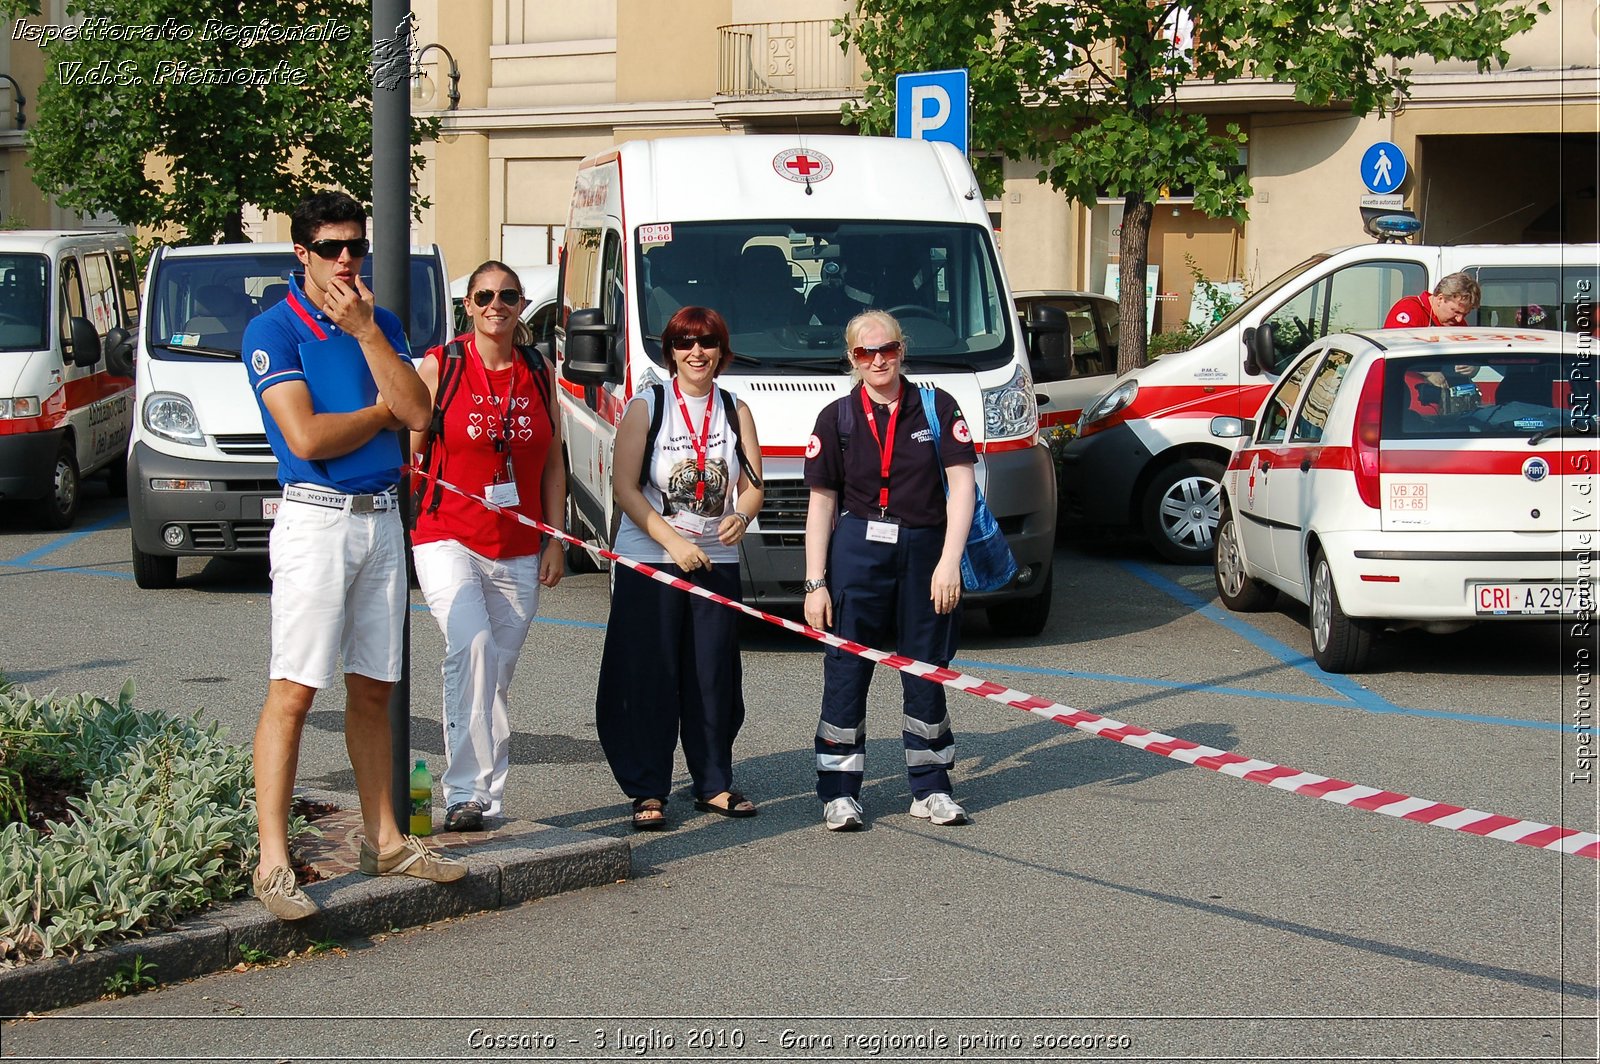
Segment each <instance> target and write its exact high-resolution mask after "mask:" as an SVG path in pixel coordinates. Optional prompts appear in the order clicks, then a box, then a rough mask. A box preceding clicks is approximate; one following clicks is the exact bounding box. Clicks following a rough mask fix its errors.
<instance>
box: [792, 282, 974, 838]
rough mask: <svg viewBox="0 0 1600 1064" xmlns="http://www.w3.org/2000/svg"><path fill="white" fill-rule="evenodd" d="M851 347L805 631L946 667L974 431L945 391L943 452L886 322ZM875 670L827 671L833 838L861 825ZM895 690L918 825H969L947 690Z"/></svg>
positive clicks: (816, 466) (833, 411) (827, 809)
mask: <svg viewBox="0 0 1600 1064" xmlns="http://www.w3.org/2000/svg"><path fill="white" fill-rule="evenodd" d="M845 348H846V350H847V351H848V352H849V354H850V357H851V360H852V364H853V366H854V372H853V375H854V376H855V377H856V379H857V380H858V382H859V383H858V384H857V386H856V387H855V388H853V389H852V390H851V392H850V394H849V395H847V396H845V397H844V398H843V399H840V400H838V401H836V402H834V403H830V404H829V405H828V406H826V407H824V408H823V410H822V413H821V414H819V415H818V416H817V424H816V429H815V430H814V432H813V434H812V436H811V440H810V442H809V444H808V445H807V447H806V466H805V479H806V484H807V485H808V486H809V487H810V489H811V502H810V507H809V509H808V511H807V514H806V582H805V595H806V597H805V615H806V622H807V623H808V624H810V625H812V626H813V627H816V628H832V629H833V631H834V633H835V634H836V635H838V636H840V637H841V638H844V639H848V640H851V641H852V642H858V643H865V644H867V645H869V646H874V647H878V648H879V649H883V648H885V647H893V648H894V650H895V651H896V652H897V653H900V654H904V655H906V656H908V657H913V658H918V659H920V660H922V661H927V662H931V663H933V664H935V665H941V666H947V665H949V664H950V658H951V657H952V656H953V655H954V654H955V649H956V637H957V636H958V635H959V633H960V629H961V612H960V604H961V554H962V551H963V550H964V549H965V548H966V542H967V530H968V528H969V526H970V525H971V524H972V510H973V505H974V501H975V498H976V490H975V480H974V474H973V466H974V464H975V463H976V462H977V455H976V453H975V451H974V449H973V446H972V433H971V431H970V430H969V429H968V427H967V423H966V420H965V418H963V417H962V414H961V408H960V407H959V406H958V405H957V404H956V401H955V399H954V398H952V397H951V396H950V395H949V394H948V393H946V392H943V391H936V394H935V412H936V414H937V417H938V420H939V434H938V438H937V443H936V442H935V437H934V434H933V431H932V429H931V427H930V426H929V425H928V420H927V416H926V415H925V413H924V412H923V406H922V402H921V399H920V396H919V395H918V394H917V388H916V385H914V384H911V383H910V382H908V381H907V380H906V379H905V377H904V375H903V373H902V369H903V367H904V364H905V337H904V335H903V334H902V332H901V330H900V323H899V322H897V321H896V320H895V319H894V318H893V317H892V316H891V315H889V314H886V313H884V312H883V311H881V310H869V311H866V312H865V313H862V314H858V315H857V316H856V317H855V318H853V319H851V321H850V323H849V324H848V325H847V326H846V327H845ZM941 469H942V470H943V472H944V477H943V478H941V476H940V471H941ZM945 479H948V481H949V492H948V497H947V495H946V489H945V485H944V480H945ZM873 667H874V666H873V663H872V662H871V661H868V660H867V659H865V658H861V657H857V656H856V655H854V654H850V653H847V652H844V651H841V650H838V649H836V648H832V647H830V648H829V649H828V651H827V654H826V657H825V660H824V663H823V693H822V719H821V721H820V722H819V723H818V725H817V737H816V752H817V796H818V797H819V798H821V799H822V801H823V802H824V807H823V823H824V824H825V825H826V826H827V828H828V830H830V831H851V830H854V829H857V828H859V827H861V825H862V810H861V802H860V795H861V778H862V773H863V771H864V769H865V756H866V755H865V751H866V727H865V724H866V709H867V687H868V685H869V683H870V682H871V680H872V671H873ZM900 680H901V687H902V690H903V695H904V716H903V721H902V737H903V739H904V742H905V751H906V774H907V775H908V776H909V777H910V781H911V794H912V798H913V799H914V800H913V801H912V803H911V815H912V816H915V817H920V818H922V819H925V820H930V821H932V822H933V823H935V824H961V823H965V822H966V819H967V815H966V811H965V810H963V809H962V808H961V806H959V805H957V804H956V802H955V799H954V798H952V797H951V787H950V766H951V765H952V764H954V763H955V736H954V734H953V733H952V732H951V730H950V717H949V714H948V712H947V711H946V708H945V692H944V688H943V687H942V686H940V685H938V684H934V683H929V682H928V681H927V680H923V679H919V678H917V677H915V676H910V675H906V674H902V675H901V677H900Z"/></svg>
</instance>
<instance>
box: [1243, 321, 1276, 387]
mask: <svg viewBox="0 0 1600 1064" xmlns="http://www.w3.org/2000/svg"><path fill="white" fill-rule="evenodd" d="M1276 334H1277V329H1276V327H1275V326H1274V325H1273V324H1272V323H1271V322H1270V321H1264V322H1262V323H1261V324H1260V325H1258V326H1256V327H1255V328H1254V329H1246V330H1245V331H1244V351H1245V355H1244V371H1245V372H1246V373H1248V374H1250V375H1251V376H1252V377H1254V376H1258V375H1260V374H1262V373H1276V372H1278V346H1277V344H1276V343H1275V342H1274V341H1275V339H1276Z"/></svg>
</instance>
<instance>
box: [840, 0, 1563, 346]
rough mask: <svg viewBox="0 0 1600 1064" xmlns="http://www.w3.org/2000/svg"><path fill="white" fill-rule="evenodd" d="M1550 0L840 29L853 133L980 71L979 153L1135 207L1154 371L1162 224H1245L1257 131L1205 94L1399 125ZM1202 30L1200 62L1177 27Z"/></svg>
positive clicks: (1132, 274)
mask: <svg viewBox="0 0 1600 1064" xmlns="http://www.w3.org/2000/svg"><path fill="white" fill-rule="evenodd" d="M1548 10H1549V7H1548V5H1547V4H1545V3H1544V2H1542V0H1472V2H1470V3H1455V4H1452V5H1451V6H1450V7H1449V8H1447V9H1445V10H1442V11H1440V10H1436V9H1430V8H1429V7H1427V6H1425V5H1424V4H1423V2H1422V0H1270V2H1263V0H1189V2H1188V3H1185V4H1179V3H1177V2H1176V0H1097V2H1094V3H1085V2H1069V3H1054V2H1048V0H857V3H856V16H857V17H856V18H855V19H853V20H851V21H850V22H849V23H847V24H844V23H842V24H840V25H839V26H838V27H837V30H838V32H839V33H840V35H841V36H842V37H843V38H844V42H843V43H846V44H848V45H853V46H854V47H855V48H856V49H858V50H859V52H860V54H861V56H862V59H863V61H864V63H865V66H866V70H867V73H866V89H865V92H864V100H863V103H862V104H861V106H859V107H851V106H849V105H847V106H846V115H845V119H846V121H847V122H848V121H853V122H856V123H859V125H860V126H861V128H862V130H863V131H864V132H868V133H883V132H888V131H891V130H892V129H893V128H894V79H895V75H896V74H899V73H905V72H908V71H917V70H938V69H944V68H951V67H966V68H967V69H968V76H969V80H970V86H971V93H972V145H971V148H972V150H973V151H975V152H977V151H998V152H1001V153H1003V154H1004V155H1005V156H1006V157H1007V158H1010V159H1013V160H1033V161H1037V162H1038V163H1039V164H1040V165H1041V166H1042V167H1043V169H1042V170H1041V172H1040V174H1039V178H1040V180H1041V181H1047V182H1048V183H1049V184H1050V185H1051V187H1053V188H1055V189H1057V190H1059V191H1062V192H1065V193H1066V194H1067V195H1068V196H1070V197H1071V198H1072V199H1074V200H1077V201H1079V202H1082V203H1087V204H1093V203H1095V202H1096V200H1097V199H1098V197H1099V196H1101V195H1102V194H1111V195H1116V196H1120V197H1121V199H1122V204H1123V214H1122V235H1121V242H1120V252H1121V278H1122V295H1121V308H1120V309H1121V314H1120V316H1121V347H1120V354H1119V357H1118V364H1117V369H1118V371H1119V372H1126V371H1127V370H1129V369H1132V368H1134V367H1135V366H1138V365H1140V364H1142V363H1143V362H1144V356H1145V349H1146V340H1147V336H1146V329H1145V294H1144V275H1145V267H1146V265H1147V263H1148V261H1149V241H1150V219H1151V215H1152V214H1153V213H1154V203H1155V201H1156V200H1157V199H1159V198H1160V196H1161V190H1162V189H1163V188H1166V187H1171V188H1180V187H1192V188H1193V190H1194V202H1195V207H1196V208H1197V209H1198V210H1200V211H1203V212H1204V213H1206V214H1208V215H1210V216H1212V217H1215V218H1231V219H1233V220H1234V221H1236V222H1243V221H1244V220H1245V216H1246V212H1245V203H1246V200H1248V198H1249V197H1250V195H1251V189H1250V183H1249V181H1248V180H1247V179H1246V177H1245V175H1244V173H1243V171H1242V168H1241V167H1239V166H1238V165H1237V164H1238V153H1239V147H1240V145H1242V144H1244V142H1245V138H1246V135H1245V133H1244V131H1242V130H1241V129H1240V128H1239V126H1238V124H1237V123H1231V122H1230V123H1226V124H1213V123H1212V122H1209V121H1208V120H1207V118H1206V116H1205V115H1203V114H1198V113H1194V112H1190V111H1185V110H1183V109H1182V108H1181V107H1180V106H1179V105H1178V89H1179V87H1180V86H1182V85H1183V84H1185V83H1186V82H1189V81H1193V80H1201V81H1209V82H1215V83H1224V82H1228V81H1233V80H1237V79H1240V78H1261V79H1266V80H1268V81H1272V82H1282V83H1289V84H1293V86H1294V95H1295V99H1296V100H1298V101H1299V102H1300V103H1303V104H1305V105H1307V106H1311V107H1325V106H1328V105H1330V104H1332V103H1343V104H1347V105H1348V106H1349V108H1350V111H1351V112H1352V113H1353V114H1356V115H1367V114H1370V113H1372V112H1374V111H1376V112H1378V113H1380V114H1381V113H1385V112H1386V111H1387V110H1389V109H1391V108H1392V107H1393V106H1395V104H1396V103H1397V102H1398V101H1400V100H1402V99H1403V98H1404V96H1405V94H1406V92H1407V91H1408V90H1409V87H1410V73H1411V68H1410V67H1409V66H1408V65H1407V63H1408V62H1409V61H1411V60H1414V59H1416V58H1417V57H1419V56H1429V57H1432V58H1434V59H1440V60H1443V59H1455V60H1467V61H1470V62H1475V63H1476V64H1477V65H1478V69H1479V70H1487V69H1488V68H1489V67H1490V66H1491V65H1501V66H1503V65H1504V64H1505V61H1506V59H1507V58H1508V56H1507V53H1506V51H1505V48H1504V45H1505V41H1506V40H1507V39H1508V38H1510V37H1511V36H1512V35H1514V34H1516V33H1520V32H1522V31H1523V30H1526V29H1527V28H1528V27H1530V26H1531V25H1533V22H1534V18H1535V16H1536V13H1542V12H1545V11H1548ZM1184 16H1187V17H1188V18H1189V19H1192V21H1193V33H1192V36H1193V37H1194V38H1195V42H1194V45H1193V47H1192V48H1188V49H1184V50H1180V49H1174V48H1173V46H1172V44H1171V42H1170V39H1169V38H1170V37H1171V32H1170V30H1171V26H1172V25H1173V24H1174V23H1175V22H1177V20H1179V19H1180V18H1181V17H1184Z"/></svg>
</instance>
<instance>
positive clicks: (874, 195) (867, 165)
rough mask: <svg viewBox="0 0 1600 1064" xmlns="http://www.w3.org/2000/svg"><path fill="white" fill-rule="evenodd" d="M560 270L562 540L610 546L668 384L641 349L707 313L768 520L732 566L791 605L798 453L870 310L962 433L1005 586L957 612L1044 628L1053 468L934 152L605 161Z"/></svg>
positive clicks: (785, 148)
mask: <svg viewBox="0 0 1600 1064" xmlns="http://www.w3.org/2000/svg"><path fill="white" fill-rule="evenodd" d="M562 271H563V272H562V309H561V327H559V328H558V329H557V331H556V350H557V355H558V361H557V366H558V368H559V370H560V384H561V396H560V399H561V408H562V418H563V421H562V424H563V435H564V438H565V441H566V446H567V451H568V453H567V459H568V463H569V466H570V475H569V480H568V483H569V485H570V499H569V503H568V510H569V512H568V515H567V522H568V526H569V528H571V529H572V530H574V534H579V535H584V536H588V537H598V538H600V539H601V541H602V542H610V538H611V530H612V529H613V528H614V527H615V522H616V519H617V511H616V509H615V505H614V502H613V497H612V487H611V472H612V469H611V453H612V446H613V442H614V440H615V437H616V426H617V422H618V421H620V420H621V417H622V409H623V405H624V404H625V403H626V402H627V400H628V399H629V398H630V397H631V396H633V395H635V394H636V393H638V392H639V391H640V390H641V389H643V388H645V387H647V386H649V385H650V384H651V383H653V382H656V381H665V380H666V379H667V377H668V372H667V370H666V368H665V367H666V360H665V359H664V357H663V355H662V351H661V341H660V336H661V330H662V327H663V326H664V325H665V324H666V322H667V320H668V319H669V318H670V317H671V316H672V314H673V313H674V312H675V311H676V310H677V309H678V308H679V307H682V306H687V305H699V306H706V307H710V308H712V309H714V310H716V311H718V312H719V313H721V314H722V315H723V317H725V318H726V319H727V321H728V326H729V329H730V332H731V335H732V346H733V350H734V352H735V357H734V362H733V365H732V366H731V367H730V368H729V369H728V371H727V372H725V373H724V374H723V375H722V376H721V377H720V378H719V384H721V385H722V386H724V387H726V388H727V389H728V390H730V391H731V392H734V393H736V394H737V395H738V396H739V398H741V399H743V400H744V401H745V402H746V403H747V404H749V406H750V409H751V412H752V413H753V414H754V416H755V422H756V425H757V426H758V428H759V431H760V435H761V454H762V464H763V468H764V473H763V476H764V478H765V481H766V502H765V503H764V505H763V507H762V510H761V514H760V516H759V517H758V518H757V520H756V521H755V522H754V523H753V524H752V525H751V527H750V534H749V535H747V536H746V537H745V539H744V542H743V544H742V546H741V563H742V568H743V573H744V580H745V595H746V598H747V599H748V600H749V601H750V602H751V603H752V604H755V605H763V606H765V605H772V604H794V603H798V602H799V601H800V600H801V597H802V596H801V589H800V585H801V584H802V582H803V581H804V577H805V551H804V539H805V518H806V507H807V501H808V497H809V493H808V491H807V489H806V486H805V483H804V481H803V480H802V470H803V466H804V462H805V445H806V441H807V439H808V438H809V437H810V435H811V430H812V427H813V425H814V424H815V422H816V418H817V414H818V412H819V411H820V410H821V409H822V408H823V406H825V405H826V404H827V403H829V402H832V401H833V400H834V399H837V398H839V397H840V396H843V395H846V394H848V392H849V390H850V387H851V381H850V377H849V373H848V364H847V362H846V360H845V354H844V339H843V335H844V333H843V327H844V324H845V323H846V322H847V321H848V320H849V318H850V317H851V316H852V315H854V314H855V313H857V312H859V311H861V310H865V309H867V308H868V307H875V308H878V309H882V310H887V311H889V312H890V313H892V314H893V315H895V317H896V318H898V319H899V320H900V323H901V325H902V328H903V329H904V332H905V335H906V339H907V341H908V354H907V361H906V365H905V370H906V373H907V375H908V376H909V377H911V378H912V379H914V380H917V381H926V382H931V383H934V384H936V385H938V386H939V387H941V388H943V389H945V391H947V392H949V393H950V394H951V395H953V396H954V397H955V398H956V400H957V401H958V402H959V403H960V404H961V407H962V409H963V411H964V412H965V413H966V415H967V420H968V421H969V423H971V424H972V426H973V427H974V429H976V430H977V431H976V432H975V433H974V436H975V441H974V442H975V443H976V444H977V449H978V455H979V460H978V479H979V483H980V485H982V487H983V490H984V492H985V493H986V495H987V497H988V502H989V505H990V507H991V508H992V509H993V510H994V513H995V515H996V517H997V518H998V519H999V522H1000V526H1001V528H1002V529H1003V530H1004V531H1005V533H1006V538H1007V540H1008V542H1009V543H1010V545H1011V549H1012V551H1013V553H1014V554H1015V555H1016V558H1017V563H1018V565H1019V567H1020V574H1019V576H1018V578H1017V579H1016V580H1014V581H1013V582H1012V584H1011V585H1010V586H1008V587H1006V588H1004V589H1002V590H1000V591H997V592H994V593H992V594H988V595H982V596H978V595H975V596H973V600H972V601H973V605H975V606H982V607H988V608H989V609H988V616H989V621H990V624H991V625H992V626H993V627H994V628H995V629H996V630H997V631H1000V632H1003V633H1006V634H1016V635H1021V634H1036V633H1038V632H1039V631H1040V630H1042V629H1043V627H1044V624H1045V621H1046V619H1047V618H1048V616H1049V610H1050V589H1051V555H1052V553H1053V550H1054V541H1055V474H1054V468H1053V465H1052V462H1051V458H1050V453H1049V450H1048V448H1047V447H1046V446H1045V445H1044V444H1043V443H1042V442H1041V440H1040V436H1039V418H1038V408H1037V406H1036V404H1035V399H1034V393H1033V381H1032V380H1031V379H1030V377H1029V373H1028V361H1027V353H1026V351H1025V350H1024V348H1023V342H1022V337H1021V335H1020V331H1021V330H1020V328H1019V323H1018V320H1017V315H1016V311H1015V310H1014V309H1013V305H1012V298H1011V292H1010V289H1009V286H1008V285H1007V283H1006V278H1005V273H1004V271H1003V269H1002V268H1001V263H1000V255H999V251H998V248H997V247H996V244H995V239H994V232H993V230H992V228H991V227H990V224H989V217H988V214H987V212H986V211H985V210H984V204H983V197H982V194H981V193H980V192H979V191H978V183H977V179H976V178H975V177H974V176H973V173H972V170H971V168H970V167H969V166H968V165H967V162H966V160H965V159H964V158H963V157H962V156H961V154H960V153H959V152H957V151H956V150H955V149H954V148H953V147H952V146H950V145H948V144H932V143H927V142H923V141H913V140H889V139H882V138H872V137H842V136H832V137H810V136H806V137H791V136H727V137H704V138H701V137H694V138H665V139H661V140H655V141H635V142H630V143H626V144H622V145H620V146H619V147H618V148H617V149H616V150H614V151H609V152H606V153H604V154H602V155H597V156H593V157H591V158H588V159H585V160H584V161H583V162H582V163H581V164H580V166H579V169H578V176H577V181H576V187H575V189H574V194H573V201H572V210H571V216H570V218H569V220H568V223H567V229H566V244H565V248H564V250H563V253H562ZM573 561H574V562H581V559H579V558H577V557H574V558H573ZM997 607H998V608H997Z"/></svg>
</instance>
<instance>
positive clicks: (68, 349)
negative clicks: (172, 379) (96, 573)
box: [0, 230, 139, 528]
mask: <svg viewBox="0 0 1600 1064" xmlns="http://www.w3.org/2000/svg"><path fill="white" fill-rule="evenodd" d="M138 327H139V277H138V274H137V273H136V272H135V271H134V266H133V249H132V247H131V245H130V244H129V243H128V238H127V237H125V236H123V235H121V234H120V233H112V232H103V231H102V232H75V231H74V232H68V231H56V230H33V231H29V230H19V231H17V232H12V233H0V501H6V502H9V501H11V500H23V501H28V502H30V503H31V504H32V506H33V511H34V516H35V517H36V519H37V520H38V522H39V523H40V524H41V525H43V526H44V527H46V528H66V527H67V526H68V525H70V524H72V521H73V519H74V518H75V517H76V516H77V513H78V497H79V492H80V487H81V478H83V477H86V476H89V475H90V474H93V473H96V472H99V471H102V470H103V471H105V474H106V481H107V484H108V485H109V487H110V489H111V491H112V493H113V494H116V495H121V494H122V493H123V492H124V491H126V490H127V470H126V467H125V465H124V458H125V456H126V453H127V448H128V431H129V429H130V427H131V426H132V424H133V340H132V333H133V332H134V331H136V330H137V329H138Z"/></svg>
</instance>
